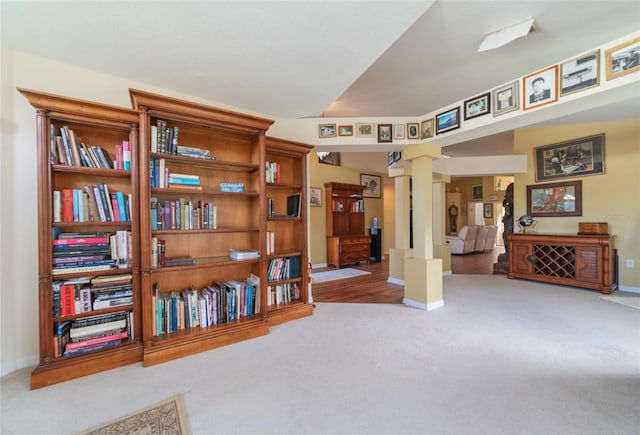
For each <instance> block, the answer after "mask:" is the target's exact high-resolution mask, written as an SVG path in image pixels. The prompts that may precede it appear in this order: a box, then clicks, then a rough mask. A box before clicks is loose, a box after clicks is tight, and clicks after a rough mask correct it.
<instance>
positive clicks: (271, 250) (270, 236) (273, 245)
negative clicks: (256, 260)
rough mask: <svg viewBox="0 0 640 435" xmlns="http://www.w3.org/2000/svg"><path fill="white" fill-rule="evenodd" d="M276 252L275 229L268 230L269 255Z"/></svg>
mask: <svg viewBox="0 0 640 435" xmlns="http://www.w3.org/2000/svg"><path fill="white" fill-rule="evenodd" d="M275 252H276V233H275V231H267V255H271V254H274V253H275Z"/></svg>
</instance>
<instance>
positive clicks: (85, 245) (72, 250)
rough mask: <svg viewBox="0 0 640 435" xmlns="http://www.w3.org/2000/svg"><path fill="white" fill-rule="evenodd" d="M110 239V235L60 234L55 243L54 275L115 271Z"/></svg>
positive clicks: (115, 263)
mask: <svg viewBox="0 0 640 435" xmlns="http://www.w3.org/2000/svg"><path fill="white" fill-rule="evenodd" d="M110 238H111V237H110V235H109V234H108V233H60V234H59V235H58V237H57V238H56V240H54V241H53V258H52V262H53V268H52V273H53V275H61V274H65V273H79V272H95V271H101V270H110V269H115V268H116V267H117V265H118V264H117V257H116V259H114V258H113V257H112V255H111V252H112V250H111V246H110Z"/></svg>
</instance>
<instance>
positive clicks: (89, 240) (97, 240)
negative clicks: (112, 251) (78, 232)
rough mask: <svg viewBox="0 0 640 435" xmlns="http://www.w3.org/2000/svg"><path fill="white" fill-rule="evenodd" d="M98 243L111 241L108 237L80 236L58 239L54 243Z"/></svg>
mask: <svg viewBox="0 0 640 435" xmlns="http://www.w3.org/2000/svg"><path fill="white" fill-rule="evenodd" d="M97 243H109V238H108V237H87V238H84V237H78V238H75V239H56V240H54V241H53V244H54V245H91V244H97Z"/></svg>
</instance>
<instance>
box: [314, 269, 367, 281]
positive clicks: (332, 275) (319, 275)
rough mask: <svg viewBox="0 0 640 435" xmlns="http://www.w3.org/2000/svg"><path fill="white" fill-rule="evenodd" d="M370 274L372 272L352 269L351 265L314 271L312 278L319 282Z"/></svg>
mask: <svg viewBox="0 0 640 435" xmlns="http://www.w3.org/2000/svg"><path fill="white" fill-rule="evenodd" d="M370 274H371V272H366V271H364V270H358V269H352V268H350V267H349V268H347V269H337V270H327V271H326V272H316V273H312V274H311V279H313V282H315V283H316V284H317V283H320V282H328V281H336V280H338V279H345V278H353V277H354V276H360V275H370Z"/></svg>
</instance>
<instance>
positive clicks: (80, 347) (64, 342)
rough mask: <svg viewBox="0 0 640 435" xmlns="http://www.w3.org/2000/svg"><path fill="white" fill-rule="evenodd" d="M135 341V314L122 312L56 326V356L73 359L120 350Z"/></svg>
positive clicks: (58, 323) (54, 340) (54, 339)
mask: <svg viewBox="0 0 640 435" xmlns="http://www.w3.org/2000/svg"><path fill="white" fill-rule="evenodd" d="M132 337H134V331H133V312H132V311H122V312H117V313H109V314H102V315H98V316H91V317H84V318H80V319H76V320H72V321H63V322H57V323H55V325H54V331H53V348H54V356H55V357H56V358H58V357H71V356H77V355H83V354H86V353H89V352H96V351H99V350H103V349H108V348H111V347H115V346H119V345H120V344H121V343H122V340H126V339H128V338H132Z"/></svg>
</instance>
